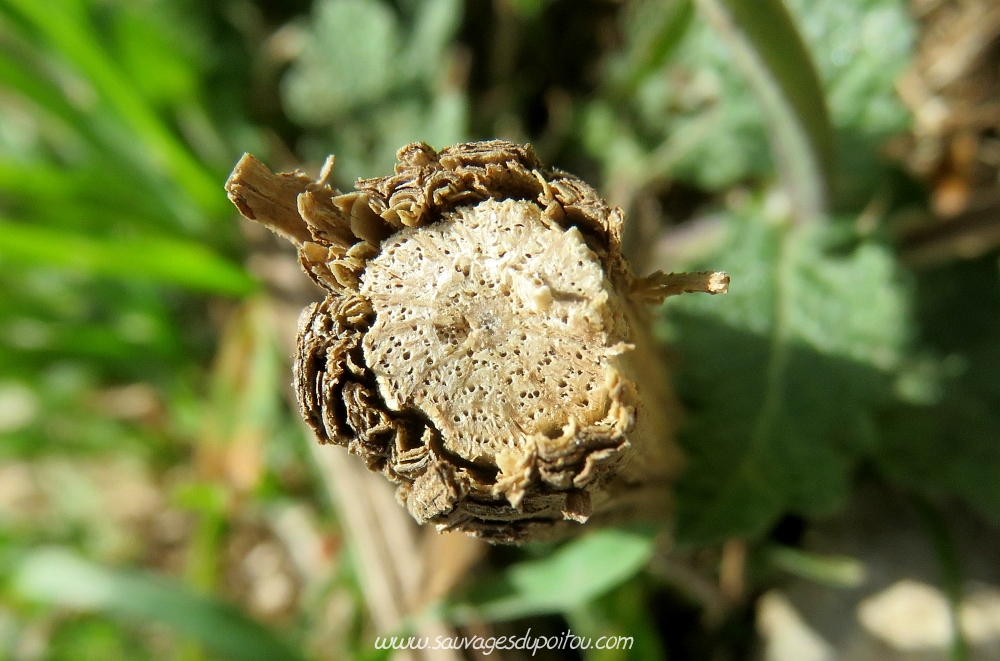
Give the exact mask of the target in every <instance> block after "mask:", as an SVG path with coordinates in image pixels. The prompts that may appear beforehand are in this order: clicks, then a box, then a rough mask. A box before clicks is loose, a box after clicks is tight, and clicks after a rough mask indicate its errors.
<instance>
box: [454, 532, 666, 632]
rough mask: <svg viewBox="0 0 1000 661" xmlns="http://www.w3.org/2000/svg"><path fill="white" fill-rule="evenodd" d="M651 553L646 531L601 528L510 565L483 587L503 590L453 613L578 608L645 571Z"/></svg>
mask: <svg viewBox="0 0 1000 661" xmlns="http://www.w3.org/2000/svg"><path fill="white" fill-rule="evenodd" d="M652 552H653V541H652V539H651V538H650V537H649V536H647V535H640V534H636V533H629V532H625V531H621V530H615V529H607V530H598V531H595V532H592V533H590V534H589V535H586V536H584V537H581V538H579V539H576V540H573V541H571V542H568V543H567V544H565V545H564V546H562V547H560V548H559V549H557V550H556V551H554V552H553V553H552V554H551V555H549V556H547V557H545V558H542V559H539V560H530V561H525V562H520V563H517V564H515V565H513V566H511V567H510V568H509V569H508V570H507V571H506V572H505V573H504V580H503V582H502V583H500V584H494V585H489V586H484V587H485V591H486V592H487V593H490V592H493V593H499V594H492V595H491V596H489V597H485V598H482V599H480V600H478V601H475V602H472V603H466V604H460V605H458V606H455V607H453V608H452V610H451V613H452V617H454V618H455V619H458V620H463V619H466V618H468V617H472V618H476V619H482V620H487V621H488V620H510V619H516V618H519V617H527V616H529V615H538V614H544V613H559V612H566V611H569V610H573V609H575V608H580V607H582V606H583V605H585V604H587V603H588V602H589V601H590V600H592V599H594V598H596V597H598V596H600V595H602V594H604V593H605V592H607V591H608V590H610V589H612V588H614V587H615V586H617V585H620V584H621V583H623V582H624V581H626V580H628V579H629V578H630V577H632V576H634V575H635V574H636V573H638V572H639V571H640V570H642V568H643V567H645V565H646V563H647V562H648V561H649V558H650V555H651V554H652Z"/></svg>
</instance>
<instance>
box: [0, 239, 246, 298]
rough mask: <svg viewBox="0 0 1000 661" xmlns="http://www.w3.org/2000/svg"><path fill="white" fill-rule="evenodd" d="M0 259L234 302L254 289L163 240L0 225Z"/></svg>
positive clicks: (200, 252) (220, 263)
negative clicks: (152, 282) (136, 281)
mask: <svg viewBox="0 0 1000 661" xmlns="http://www.w3.org/2000/svg"><path fill="white" fill-rule="evenodd" d="M0 257H3V258H4V259H10V260H12V261H18V262H26V263H31V264H47V265H50V266H55V267H59V268H65V269H70V270H75V271H81V272H84V273H88V274H95V275H104V276H110V277H114V278H148V279H150V280H155V281H158V282H165V283H170V284H175V285H180V286H182V287H187V288H189V289H195V290H199V291H206V292H212V293H218V294H229V295H234V296H244V295H247V294H250V293H252V292H253V291H255V290H256V288H257V284H256V282H255V281H254V280H253V278H251V277H250V276H249V275H248V274H247V272H246V271H244V270H243V269H242V268H240V267H239V266H237V265H235V264H233V263H231V262H229V261H227V260H225V259H223V258H222V257H219V256H218V255H217V254H215V253H213V252H212V251H211V250H209V249H208V248H206V247H205V246H203V245H201V244H198V243H194V242H190V241H178V240H174V239H167V238H150V237H145V238H136V239H132V240H112V239H100V238H94V237H90V236H85V235H81V234H73V233H70V232H66V231H62V230H54V229H50V228H45V227H38V226H33V225H24V224H15V223H6V222H0Z"/></svg>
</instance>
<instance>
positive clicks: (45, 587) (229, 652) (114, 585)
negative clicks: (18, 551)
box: [13, 549, 302, 661]
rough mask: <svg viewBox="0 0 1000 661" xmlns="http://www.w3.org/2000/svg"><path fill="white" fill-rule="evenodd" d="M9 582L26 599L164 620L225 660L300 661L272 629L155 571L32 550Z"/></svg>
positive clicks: (69, 554) (144, 620)
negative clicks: (120, 567)
mask: <svg viewBox="0 0 1000 661" xmlns="http://www.w3.org/2000/svg"><path fill="white" fill-rule="evenodd" d="M13 582H14V586H15V589H16V590H17V591H18V592H19V593H20V594H21V595H23V596H24V597H26V598H28V599H32V600H37V601H42V602H45V603H50V604H53V605H57V606H62V607H66V608H72V609H79V610H89V611H99V612H104V613H107V614H110V615H115V616H118V617H124V618H128V619H131V620H137V621H143V622H159V623H161V624H165V625H167V626H168V627H170V628H171V629H173V630H174V631H175V632H177V633H178V634H181V635H182V636H185V637H188V638H191V639H193V640H196V641H198V642H199V643H201V644H202V645H204V646H205V648H206V649H208V650H210V651H212V652H214V653H216V654H218V655H219V656H222V657H225V658H227V659H234V660H239V661H302V656H301V655H299V654H298V653H297V652H295V651H294V650H293V649H292V648H291V647H289V646H288V645H287V644H286V643H285V642H284V641H283V640H281V639H280V638H278V636H277V635H276V634H274V633H273V632H271V631H270V630H268V629H267V628H266V627H264V626H262V625H260V624H258V623H256V622H254V621H253V620H251V619H249V618H248V617H246V616H245V615H243V614H242V613H241V612H239V611H238V610H236V609H235V608H233V607H231V606H228V605H227V604H224V603H222V602H219V601H216V600H214V599H211V598H209V597H206V596H203V595H200V594H197V593H195V592H192V591H191V590H189V589H188V588H186V587H184V586H183V585H181V584H179V583H176V582H173V581H168V580H165V579H163V578H161V577H158V576H155V575H153V574H149V573H146V572H126V571H112V570H109V569H106V568H104V567H100V566H98V565H95V564H91V563H89V562H87V561H85V560H83V559H81V558H79V557H77V556H75V555H73V554H71V553H70V552H68V551H66V550H63V549H47V550H43V551H38V552H35V553H34V554H32V555H31V557H29V558H28V559H27V560H26V561H25V562H24V563H23V564H22V565H21V566H20V567H19V568H18V570H17V571H16V573H15V576H14V581H13Z"/></svg>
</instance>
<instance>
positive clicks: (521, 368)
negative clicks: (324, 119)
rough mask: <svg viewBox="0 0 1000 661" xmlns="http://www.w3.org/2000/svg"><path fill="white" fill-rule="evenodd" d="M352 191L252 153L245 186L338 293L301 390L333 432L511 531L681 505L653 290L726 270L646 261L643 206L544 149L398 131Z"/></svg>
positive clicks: (460, 515) (456, 524) (310, 334)
mask: <svg viewBox="0 0 1000 661" xmlns="http://www.w3.org/2000/svg"><path fill="white" fill-rule="evenodd" d="M398 158H399V163H398V165H397V166H396V171H395V173H394V174H393V175H391V176H388V177H381V178H376V179H369V180H362V181H359V182H358V183H357V186H356V190H355V191H353V192H350V193H346V194H341V193H340V192H339V191H336V190H334V189H333V188H332V187H331V186H330V184H329V183H328V179H329V177H330V174H331V170H332V166H333V160H332V158H331V159H330V160H328V162H327V165H326V167H324V169H323V172H322V174H321V175H320V179H319V180H318V181H313V180H311V179H310V178H309V177H306V176H305V175H303V174H301V173H298V172H296V173H291V174H282V175H274V174H271V173H270V171H268V170H267V168H265V167H264V166H263V165H262V164H260V163H259V162H258V161H256V160H254V159H253V158H252V157H250V156H245V157H244V158H243V160H241V161H240V163H239V164H238V165H237V167H236V169H235V170H234V172H233V175H232V177H231V178H230V181H229V183H228V184H227V190H228V191H229V196H230V199H232V200H233V202H234V203H235V204H236V206H237V207H238V208H239V209H240V211H241V212H242V213H243V215H244V216H246V217H247V218H250V219H253V220H257V221H259V222H262V223H264V224H265V225H267V226H268V227H270V228H271V229H272V230H274V231H275V232H277V233H279V234H281V235H282V236H285V237H286V238H288V239H289V240H291V241H292V242H293V243H294V244H295V245H296V247H297V248H298V250H299V257H300V261H301V263H302V265H303V267H304V268H305V270H306V272H307V273H308V274H309V275H310V276H311V277H312V278H313V280H315V281H316V282H317V283H318V284H319V285H320V286H322V287H323V288H324V289H325V290H326V291H327V295H326V298H325V300H323V301H322V302H320V303H317V304H314V305H312V306H310V307H309V308H307V309H306V310H305V311H304V312H303V315H302V318H301V320H300V327H299V335H298V349H297V355H296V357H295V366H294V372H295V378H294V384H295V391H296V395H297V397H298V401H299V405H300V408H301V412H302V415H303V416H304V418H305V419H306V421H307V422H308V423H309V425H310V426H311V427H312V429H313V430H314V431H315V433H316V435H317V437H318V438H319V440H320V441H321V442H323V443H335V444H340V445H344V446H346V447H347V448H348V449H349V450H350V451H351V452H352V453H354V454H357V455H359V456H360V457H361V458H362V459H363V460H364V461H365V462H366V463H367V465H368V467H369V468H370V469H372V470H376V471H380V472H382V473H384V474H385V475H386V477H388V478H389V479H390V480H392V481H393V482H394V483H396V484H397V485H398V489H397V495H398V497H399V500H400V502H401V503H402V504H404V505H405V506H406V507H407V508H408V509H409V511H410V513H411V514H412V515H413V516H414V518H416V519H417V520H418V521H420V522H422V523H423V522H433V523H435V524H437V525H438V526H439V527H441V528H451V529H460V530H464V531H466V532H470V533H472V534H476V535H479V536H483V537H486V538H488V539H490V540H494V541H521V540H524V539H528V538H543V537H553V536H557V535H559V534H562V533H564V532H565V531H567V530H568V529H569V528H570V527H571V526H574V525H577V522H583V521H586V520H588V519H589V518H595V519H601V520H605V521H620V520H623V519H630V518H635V517H637V516H639V517H647V518H649V517H652V518H659V517H663V516H666V515H667V513H668V512H669V504H670V503H669V495H670V484H671V480H672V478H673V476H674V474H675V473H676V470H677V468H678V467H679V465H680V461H679V455H678V453H677V451H676V449H675V446H674V445H673V440H672V438H673V422H674V421H675V420H676V417H677V416H676V411H675V405H674V402H673V398H672V396H671V394H670V390H669V388H668V386H667V383H668V380H667V378H666V375H665V374H663V372H662V369H661V361H660V360H659V358H658V356H656V355H655V354H656V352H655V349H654V347H653V346H652V343H651V341H650V339H649V336H648V330H647V326H648V320H647V318H646V314H645V311H644V310H643V305H644V304H646V303H655V302H659V301H662V300H663V298H664V297H665V296H668V295H671V294H675V293H682V292H685V291H706V292H709V293H717V292H720V291H724V290H725V287H726V284H727V283H728V280H727V279H726V277H725V275H724V274H720V273H698V274H681V275H673V274H670V275H665V274H662V273H659V274H654V275H653V276H650V277H648V278H635V277H633V275H632V274H631V273H630V272H629V269H628V266H627V264H626V262H625V259H624V258H623V256H622V254H621V231H622V222H623V216H622V212H621V210H620V209H611V208H610V207H609V206H608V205H607V204H606V203H605V202H604V201H603V200H601V199H600V197H599V196H598V195H597V194H596V192H595V191H594V190H593V189H592V188H591V187H590V186H588V185H587V184H586V183H584V182H583V181H581V180H580V179H577V178H576V177H573V176H571V175H569V174H566V173H564V172H561V171H558V170H555V169H551V168H546V167H543V166H542V165H541V163H539V161H538V159H537V158H536V156H535V154H534V153H533V152H532V150H531V148H530V147H522V146H519V145H515V144H512V143H508V142H502V141H492V142H480V143H467V144H461V145H457V146H455V147H450V148H447V149H444V150H442V151H441V152H437V151H435V150H434V149H432V148H431V147H429V146H428V145H426V144H423V143H417V144H411V145H408V146H406V147H404V148H403V149H401V150H400V152H399V154H398Z"/></svg>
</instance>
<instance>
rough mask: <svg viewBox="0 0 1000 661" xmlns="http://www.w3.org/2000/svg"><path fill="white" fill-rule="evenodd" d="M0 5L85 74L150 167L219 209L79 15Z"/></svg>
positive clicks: (216, 196)
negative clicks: (129, 132)
mask: <svg viewBox="0 0 1000 661" xmlns="http://www.w3.org/2000/svg"><path fill="white" fill-rule="evenodd" d="M4 1H5V2H6V3H8V4H10V5H12V6H14V7H16V8H17V10H18V11H19V12H20V14H21V15H22V16H23V17H25V18H26V19H28V20H29V21H30V22H31V23H32V24H33V25H34V26H35V27H36V28H37V29H38V30H39V32H41V33H42V34H43V35H44V36H45V37H46V38H47V39H48V40H49V42H51V44H52V45H53V46H54V47H55V48H57V49H58V50H59V51H60V52H61V53H62V54H63V55H64V56H65V57H66V58H67V59H68V60H69V61H70V62H72V63H73V64H74V65H76V66H77V67H78V68H79V69H80V71H81V72H82V73H83V74H84V75H86V76H87V79H88V80H89V81H90V82H91V84H93V86H94V88H95V89H97V90H98V92H99V93H100V94H101V96H102V97H104V98H105V99H106V100H107V102H108V103H109V104H110V105H111V106H112V107H113V108H114V109H115V110H116V111H117V112H118V114H119V115H120V116H121V118H122V119H123V120H124V121H125V122H126V124H128V126H129V127H130V129H131V130H132V131H134V133H135V135H136V138H137V139H138V140H139V142H140V143H141V144H142V146H143V147H144V148H145V150H146V151H147V153H148V156H149V157H150V158H151V160H152V163H154V164H155V167H158V168H162V170H163V171H164V172H165V173H167V174H169V176H171V177H172V178H173V180H174V181H176V182H177V184H178V185H179V186H180V187H181V188H182V189H183V190H184V191H185V192H186V193H187V194H188V195H189V196H190V197H191V199H192V200H194V201H195V202H196V203H197V204H198V205H199V206H200V207H201V208H202V209H203V210H207V211H209V212H212V213H215V212H218V211H219V210H220V208H222V205H223V202H224V201H225V198H224V196H222V195H221V194H220V192H219V191H220V187H221V185H222V182H221V181H217V180H216V178H215V177H214V176H213V175H212V174H211V173H209V172H208V171H207V170H206V169H205V168H204V166H203V165H202V164H201V163H200V162H199V161H198V160H197V159H195V158H194V156H192V154H191V152H190V151H188V149H187V148H186V147H185V146H184V145H183V144H182V143H181V142H180V141H179V140H178V139H177V138H175V137H174V135H173V134H172V133H171V132H170V130H169V129H168V128H167V127H166V126H165V125H164V124H163V122H162V121H160V119H159V117H157V115H156V113H155V112H154V111H153V110H152V109H151V108H150V107H149V105H148V104H147V103H146V102H145V101H144V100H143V99H142V97H141V96H140V95H139V93H138V91H137V90H136V89H135V88H134V86H132V85H131V84H130V83H129V82H128V80H127V79H126V78H125V76H124V75H123V74H122V72H121V71H119V69H118V67H117V66H116V65H115V63H114V62H113V61H112V60H111V58H110V57H108V55H107V53H106V52H105V50H104V48H103V47H102V46H101V44H100V43H99V42H98V41H97V39H96V37H95V36H94V35H93V34H92V31H91V30H90V29H88V26H87V25H85V24H83V22H82V21H81V20H79V17H76V16H74V15H73V14H72V13H71V12H70V11H69V10H68V9H67V8H66V7H65V6H64V5H63V4H62V3H60V2H46V3H39V2H35V1H34V0H4ZM154 174H155V173H154Z"/></svg>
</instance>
